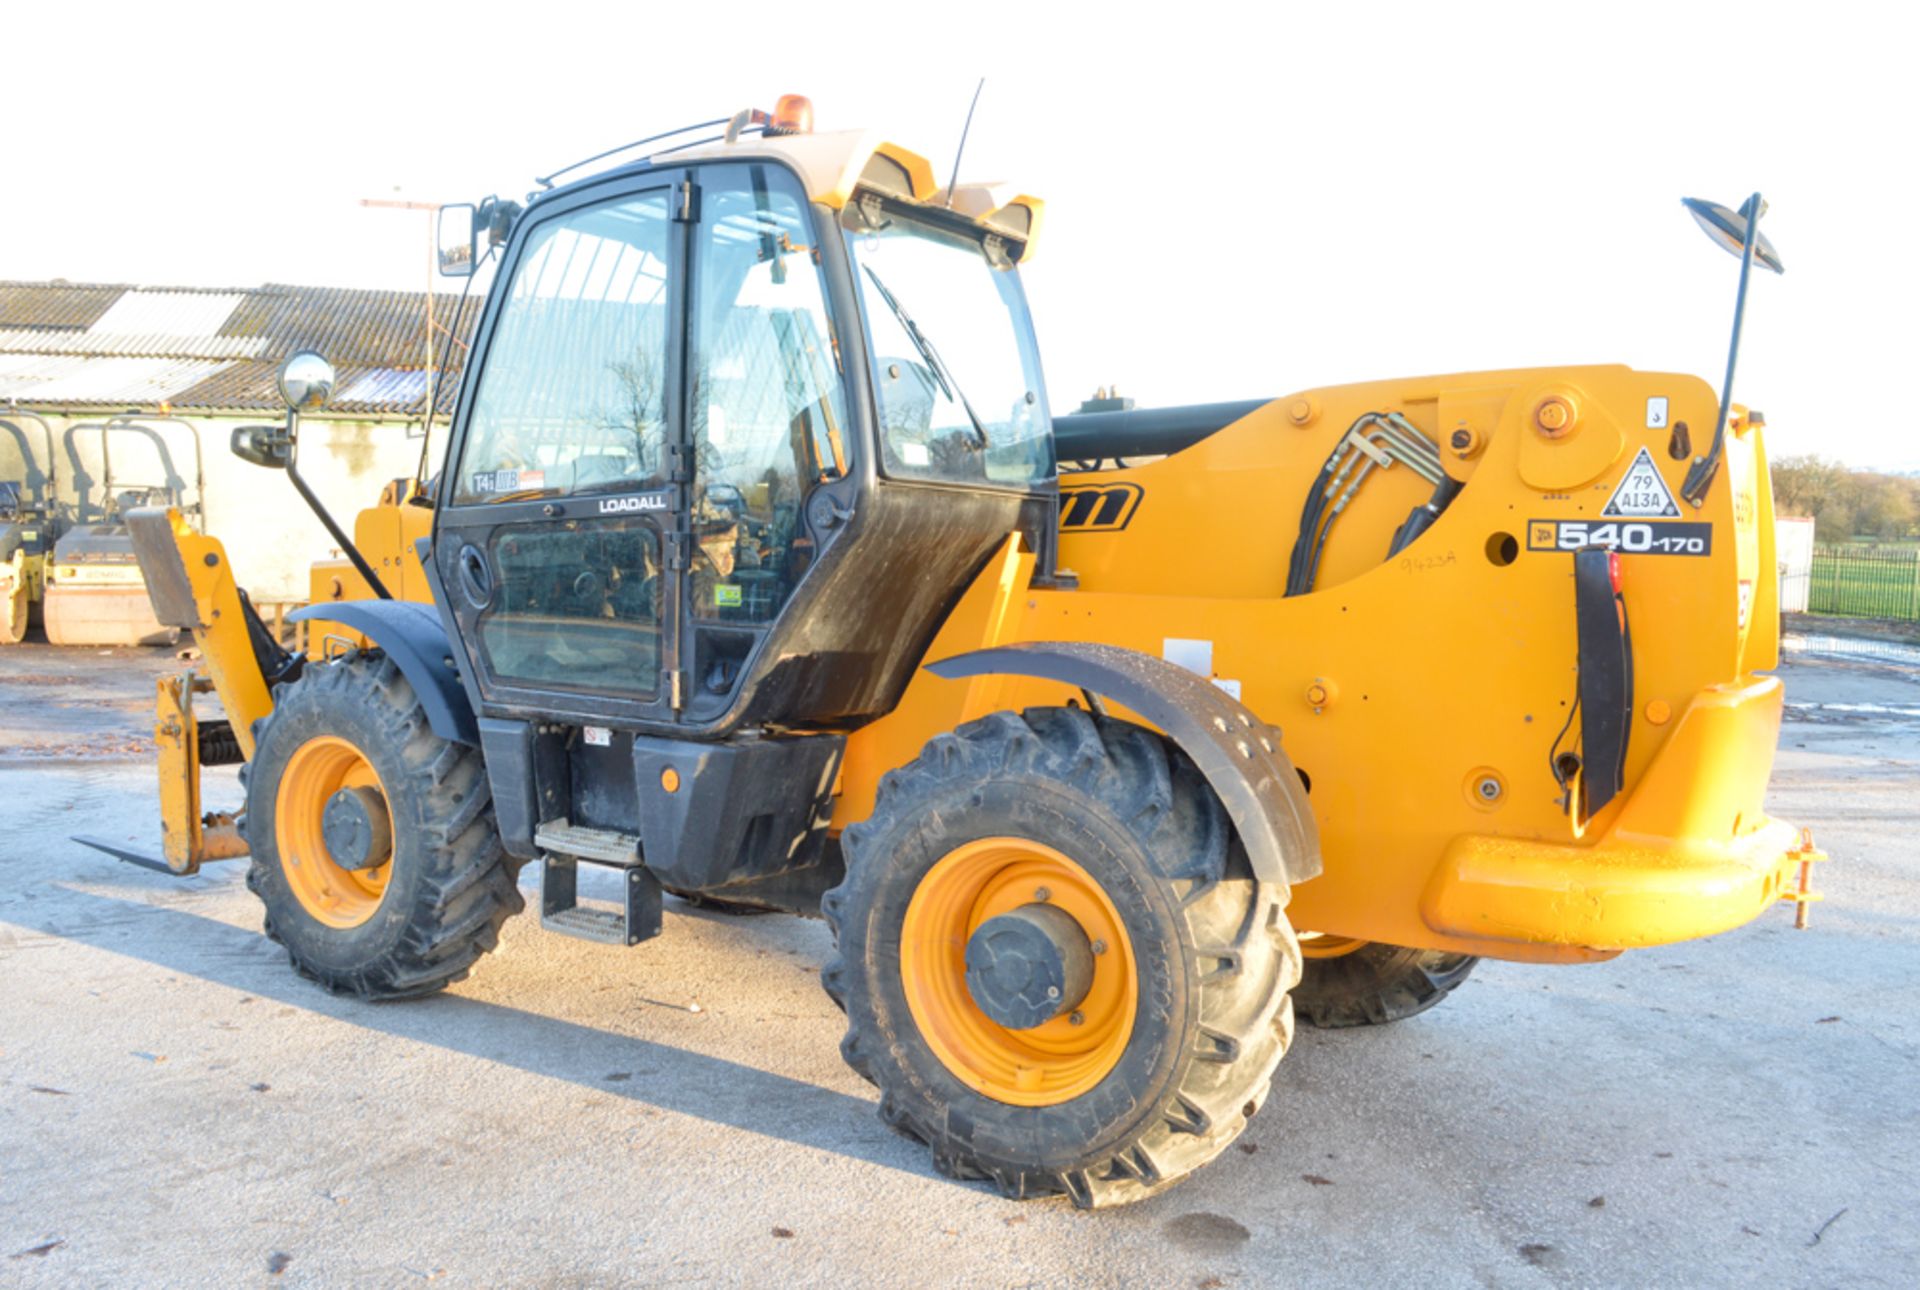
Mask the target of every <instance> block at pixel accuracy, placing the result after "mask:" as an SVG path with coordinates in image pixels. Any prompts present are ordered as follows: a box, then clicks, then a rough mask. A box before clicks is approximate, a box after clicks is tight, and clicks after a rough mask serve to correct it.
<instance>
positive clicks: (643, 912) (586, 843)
mask: <svg viewBox="0 0 1920 1290" xmlns="http://www.w3.org/2000/svg"><path fill="white" fill-rule="evenodd" d="M533 841H534V844H535V845H536V846H538V847H539V848H540V856H541V860H540V926H542V927H544V928H546V929H547V930H548V931H552V932H559V933H560V934H561V935H563V936H577V937H579V938H580V939H582V940H587V941H598V942H600V943H601V944H603V945H638V944H639V943H640V942H641V941H644V940H648V939H651V938H652V937H655V936H658V935H659V934H660V903H661V902H660V882H659V880H658V879H656V878H655V877H654V876H653V875H652V874H651V873H648V872H647V871H646V869H644V868H642V867H641V864H640V839H639V837H638V836H637V835H635V834H632V833H619V832H615V831H614V830H612V829H590V828H586V827H584V826H581V825H576V824H570V823H568V822H567V821H566V820H553V821H550V822H549V823H546V824H542V825H540V826H539V827H538V828H537V829H535V830H534V834H533ZM583 861H584V862H585V863H587V864H597V865H603V866H605V867H607V868H609V869H619V870H621V871H622V872H623V873H625V875H626V881H625V893H624V894H625V900H624V901H622V902H621V908H619V909H587V908H583V907H582V906H581V904H580V864H581V862H583Z"/></svg>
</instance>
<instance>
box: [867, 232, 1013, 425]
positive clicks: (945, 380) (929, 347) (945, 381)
mask: <svg viewBox="0 0 1920 1290" xmlns="http://www.w3.org/2000/svg"><path fill="white" fill-rule="evenodd" d="M860 267H862V268H863V269H865V270H866V271H867V277H869V278H871V279H872V280H873V285H874V286H875V287H876V288H878V289H879V291H880V298H881V299H882V300H884V301H886V302H887V308H888V309H890V310H892V311H893V316H894V317H895V318H898V319H899V320H900V326H901V327H903V328H904V329H905V330H906V333H907V339H908V340H910V341H912V342H913V347H914V348H915V349H917V350H919V351H920V357H921V358H924V359H926V360H927V370H928V371H930V372H932V373H933V379H934V380H935V381H938V382H939V383H940V392H941V393H942V394H944V395H946V396H947V400H948V402H950V403H958V404H959V405H960V406H961V408H962V409H963V410H964V411H965V412H966V414H967V420H968V421H970V422H972V423H973V433H974V437H975V438H977V439H978V440H979V441H980V447H982V448H985V447H986V446H987V428H986V426H984V425H983V424H981V421H980V418H979V416H978V415H977V414H975V412H974V410H973V404H971V403H969V402H967V396H966V394H965V392H964V391H962V390H961V388H960V382H958V381H956V380H954V379H953V372H952V370H951V369H949V368H948V367H947V365H946V363H945V362H943V361H942V360H941V358H940V351H938V350H936V349H935V348H934V347H933V342H932V341H930V340H928V339H927V334H926V333H925V332H923V331H921V330H920V324H919V323H916V322H915V321H914V320H913V315H912V314H910V313H908V312H907V310H906V306H904V305H902V304H901V303H900V301H899V300H898V299H897V298H895V296H894V294H893V292H891V291H889V290H887V284H886V283H884V282H882V281H880V275H879V274H877V273H875V272H874V271H873V266H872V265H862V266H860Z"/></svg>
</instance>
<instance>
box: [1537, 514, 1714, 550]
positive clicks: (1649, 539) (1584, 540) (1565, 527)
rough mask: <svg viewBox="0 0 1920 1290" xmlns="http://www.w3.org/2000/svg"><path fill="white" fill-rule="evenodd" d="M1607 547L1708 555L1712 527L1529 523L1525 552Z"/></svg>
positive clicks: (1681, 523) (1600, 522) (1648, 523)
mask: <svg viewBox="0 0 1920 1290" xmlns="http://www.w3.org/2000/svg"><path fill="white" fill-rule="evenodd" d="M1583 546H1610V547H1612V548H1614V549H1615V550H1616V551H1621V552H1624V553H1626V554H1628V555H1709V554H1711V553H1712V551H1713V525H1711V524H1704V523H1693V522H1688V521H1672V520H1668V521H1658V520H1655V521H1643V520H1528V521H1527V550H1529V551H1578V550H1579V549H1580V548H1581V547H1583Z"/></svg>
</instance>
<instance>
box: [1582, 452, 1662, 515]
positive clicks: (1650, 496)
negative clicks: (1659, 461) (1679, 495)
mask: <svg viewBox="0 0 1920 1290" xmlns="http://www.w3.org/2000/svg"><path fill="white" fill-rule="evenodd" d="M1600 513H1601V514H1602V515H1660V516H1674V517H1677V516H1678V515H1679V514H1680V508H1679V507H1678V506H1676V505H1674V501H1673V494H1672V493H1671V492H1669V491H1668V489H1667V481H1666V480H1664V479H1662V478H1660V468H1659V467H1658V466H1656V465H1654V464H1653V458H1652V457H1651V456H1649V455H1648V453H1647V450H1646V449H1645V448H1642V449H1641V450H1640V455H1639V456H1637V457H1635V458H1634V459H1633V464H1632V465H1631V466H1628V467H1627V473H1626V474H1625V475H1624V476H1622V477H1621V480H1620V483H1619V485H1618V486H1617V487H1615V488H1614V490H1613V496H1612V497H1609V498H1608V499H1607V504H1606V506H1605V507H1604V508H1602V510H1601V511H1600Z"/></svg>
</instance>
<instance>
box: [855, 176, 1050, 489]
mask: <svg viewBox="0 0 1920 1290" xmlns="http://www.w3.org/2000/svg"><path fill="white" fill-rule="evenodd" d="M847 223H848V226H849V228H848V238H849V241H850V244H851V250H852V257H853V263H854V277H855V278H856V279H857V281H858V282H859V286H860V292H861V297H862V304H863V306H864V313H865V316H866V325H867V337H868V341H869V343H870V345H871V347H872V352H873V379H874V391H875V402H876V403H877V404H878V409H879V414H880V448H881V461H882V465H883V467H884V469H885V471H886V473H887V474H888V475H891V476H893V477H895V478H904V479H927V480H938V481H941V482H946V483H960V484H989V485H998V486H1002V487H1017V488H1025V487H1028V486H1031V485H1034V484H1037V483H1040V482H1041V481H1043V480H1046V479H1050V478H1052V476H1053V444H1052V436H1051V434H1050V429H1051V427H1050V423H1049V421H1048V416H1047V402H1046V391H1045V388H1044V386H1043V384H1042V382H1041V378H1040V357H1039V352H1038V349H1037V347H1036V346H1035V344H1034V341H1033V325H1032V322H1031V320H1030V319H1029V318H1028V315H1027V305H1026V298H1025V296H1024V294H1023V293H1022V292H1021V290H1020V279H1019V275H1018V272H1017V271H1016V270H1015V268H1014V266H1013V262H1012V260H1011V259H1009V258H1008V256H1007V254H1006V252H1005V250H1004V248H1003V247H1002V246H1001V245H1000V244H999V243H998V241H997V239H995V240H991V241H990V240H989V239H987V238H986V237H984V236H983V235H981V234H979V233H976V232H963V231H960V230H958V229H955V228H953V227H950V226H946V225H945V224H944V222H936V220H931V219H927V218H924V217H922V216H919V215H916V214H915V213H914V212H913V210H912V208H911V207H907V206H904V205H897V206H896V205H893V204H887V205H884V206H882V207H879V208H878V213H876V208H874V207H873V206H872V205H871V203H858V204H855V205H854V206H852V207H850V208H849V214H848V216H847Z"/></svg>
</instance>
